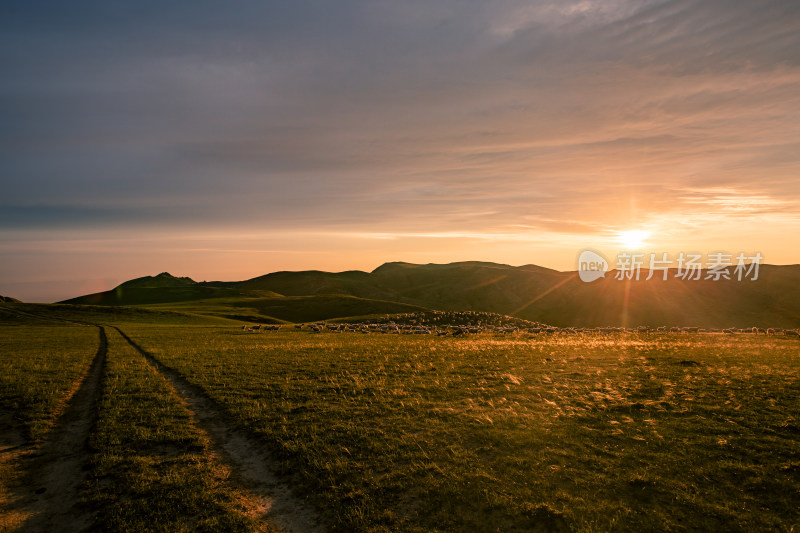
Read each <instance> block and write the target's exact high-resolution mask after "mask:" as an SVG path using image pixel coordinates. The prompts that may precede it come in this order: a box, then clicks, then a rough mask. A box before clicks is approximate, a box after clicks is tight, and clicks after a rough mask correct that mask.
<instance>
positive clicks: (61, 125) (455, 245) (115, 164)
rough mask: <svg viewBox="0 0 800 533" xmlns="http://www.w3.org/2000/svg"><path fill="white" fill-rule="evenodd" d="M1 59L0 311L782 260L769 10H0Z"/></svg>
mask: <svg viewBox="0 0 800 533" xmlns="http://www.w3.org/2000/svg"><path fill="white" fill-rule="evenodd" d="M0 43H2V45H3V47H2V48H3V50H4V53H3V55H2V57H0V65H1V66H2V68H3V72H4V73H5V76H3V78H2V79H0V153H2V157H0V186H1V187H2V190H3V191H4V195H3V197H2V198H1V199H0V257H1V258H2V260H1V261H0V295H3V296H10V297H13V298H17V299H20V300H22V301H27V302H53V301H61V300H64V299H68V298H73V297H77V296H80V295H83V294H89V293H94V292H102V291H104V290H108V289H110V288H113V287H115V286H116V285H118V284H119V283H122V282H124V281H126V280H130V279H134V278H136V277H142V276H146V275H155V274H154V271H155V272H163V271H166V272H171V273H178V275H180V276H188V277H191V278H192V279H194V280H204V279H213V280H218V281H223V280H243V279H249V278H251V277H254V276H258V275H263V274H264V273H269V272H276V271H303V270H322V271H327V272H341V271H346V270H362V271H366V272H369V271H371V270H374V268H377V266H379V265H381V264H384V263H386V262H394V261H398V260H401V261H402V262H408V263H415V264H427V263H436V264H446V263H453V262H461V261H487V262H493V263H501V264H508V265H518V266H521V265H526V264H534V265H537V266H542V267H545V268H551V269H554V270H559V271H570V270H575V269H576V260H577V257H578V254H579V253H580V252H581V251H582V250H596V251H598V252H600V253H602V254H605V255H606V257H613V256H615V255H616V254H617V253H619V252H620V251H622V250H643V251H646V252H648V253H649V252H654V253H662V252H663V253H668V254H670V255H671V256H674V255H677V254H679V253H681V252H697V253H701V254H712V253H715V252H720V251H726V252H728V253H731V254H737V253H745V254H748V255H750V254H756V253H760V254H761V255H762V256H763V261H762V263H763V264H774V265H793V264H798V263H800V247H798V246H797V245H796V244H795V243H794V242H792V239H791V237H790V236H791V235H800V150H798V147H800V129H798V127H797V124H798V123H800V61H799V60H798V57H797V54H794V53H793V51H794V50H797V49H800V4H797V3H793V2H791V1H788V0H772V1H767V2H761V3H757V4H749V3H735V4H731V3H730V2H725V1H723V0H714V1H708V2H703V3H702V4H696V3H691V2H686V1H684V0H646V1H644V2H642V1H634V0H615V1H613V2H600V1H587V0H570V1H566V2H562V1H555V0H547V1H538V2H522V1H518V0H498V1H494V2H491V3H482V2H481V3H464V2H458V1H455V0H447V1H443V2H438V3H435V4H429V3H416V2H409V3H388V2H387V3H382V2H363V1H355V0H352V1H351V0H348V1H345V2H340V3H337V4H336V5H335V6H334V5H330V4H327V3H325V2H318V1H309V2H301V3H291V4H284V3H277V2H256V1H253V0H239V1H238V2H236V3H235V4H233V5H226V6H215V5H213V4H197V3H190V2H182V1H178V2H171V3H170V4H169V5H161V4H153V3H139V4H137V5H136V6H135V7H134V6H126V5H124V4H114V5H112V4H109V3H107V2H99V1H97V0H79V1H77V2H72V3H70V4H69V5H63V4H62V3H58V2H43V3H37V4H35V5H33V4H19V5H13V6H12V5H5V6H3V7H0ZM154 265H157V266H156V267H154ZM369 265H376V266H375V267H374V268H372V269H370V270H367V269H366V268H365V267H367V266H369ZM253 273H255V274H253Z"/></svg>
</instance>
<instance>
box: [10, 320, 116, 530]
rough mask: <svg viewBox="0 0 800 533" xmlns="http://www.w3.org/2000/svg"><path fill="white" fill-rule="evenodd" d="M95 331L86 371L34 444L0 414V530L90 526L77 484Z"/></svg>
mask: <svg viewBox="0 0 800 533" xmlns="http://www.w3.org/2000/svg"><path fill="white" fill-rule="evenodd" d="M99 333H100V344H99V346H98V348H97V353H96V354H95V356H94V360H93V361H92V364H91V366H90V367H89V371H88V373H87V374H86V376H85V377H84V379H83V381H81V383H80V386H79V387H78V389H77V392H75V394H74V395H72V397H71V398H70V400H69V401H68V403H67V405H66V408H65V410H64V412H63V414H62V415H61V417H60V418H59V420H58V421H57V422H56V425H55V427H54V429H53V431H52V432H51V433H50V435H49V437H48V439H47V440H46V441H45V442H44V443H43V444H42V445H41V446H40V447H39V448H38V449H36V448H33V447H32V446H30V445H29V444H26V443H25V442H24V439H23V437H22V435H23V433H22V428H21V425H20V424H19V423H17V422H16V421H15V420H14V419H13V416H11V417H9V416H8V415H6V416H3V417H0V427H2V429H3V431H2V432H1V433H0V434H2V438H0V479H3V480H8V481H7V483H6V484H5V486H4V487H2V488H0V501H1V502H2V503H3V505H2V510H0V531H18V532H28V531H31V532H34V531H35V532H40V531H63V532H74V531H83V530H85V529H87V528H88V527H89V526H90V525H91V523H92V513H90V512H89V511H88V510H87V509H83V508H81V506H80V486H81V483H83V481H84V480H85V479H86V468H87V466H88V464H89V450H88V440H89V434H90V433H91V430H92V427H93V425H94V422H95V418H96V403H97V399H98V397H99V394H100V382H101V380H102V377H103V369H104V366H105V359H106V352H107V342H106V335H105V330H103V328H102V327H100V328H99ZM6 429H8V431H6Z"/></svg>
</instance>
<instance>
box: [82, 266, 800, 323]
mask: <svg viewBox="0 0 800 533" xmlns="http://www.w3.org/2000/svg"><path fill="white" fill-rule="evenodd" d="M614 274H615V273H614V272H609V273H608V274H607V275H606V277H605V278H603V279H599V280H597V281H595V282H592V283H584V282H582V281H580V279H579V278H578V276H577V273H576V272H559V271H556V270H551V269H548V268H543V267H539V266H536V265H524V266H520V267H514V266H510V265H503V264H496V263H486V262H473V261H470V262H460V263H450V264H427V265H417V264H411V263H386V264H384V265H381V266H380V267H378V268H376V269H375V270H374V271H372V272H361V271H348V272H338V273H329V272H321V271H304V272H275V273H272V274H266V275H264V276H259V277H256V278H252V279H249V280H245V281H241V282H203V283H197V282H195V281H192V280H191V279H189V278H176V277H174V276H171V275H169V274H166V273H162V274H159V275H158V276H152V277H145V278H138V279H136V280H131V281H130V282H126V283H123V284H121V285H120V286H118V287H116V288H115V289H113V290H111V291H107V292H103V293H97V294H92V295H87V296H82V297H79V298H74V299H72V300H68V302H69V303H74V304H93V305H114V306H116V305H128V306H130V305H133V306H154V305H158V306H159V307H160V308H170V309H176V310H178V309H182V310H188V309H191V310H192V311H191V312H193V313H203V312H206V313H208V314H211V315H214V316H220V317H227V318H235V319H241V320H250V321H268V320H274V321H298V322H305V321H310V320H323V319H331V318H341V317H348V316H358V315H368V314H386V313H400V312H410V311H413V310H419V309H439V310H449V311H488V312H494V313H500V314H504V315H511V316H517V317H520V318H525V319H528V320H535V321H540V322H544V323H548V324H554V325H561V326H566V325H574V326H619V325H625V326H636V325H650V326H660V325H678V326H701V327H750V326H754V325H758V326H774V327H793V328H796V327H798V326H800V265H788V266H775V265H761V268H760V274H759V279H758V280H757V281H750V280H745V281H728V280H720V281H711V280H699V281H689V280H681V279H677V278H675V277H674V272H672V273H671V275H670V276H669V279H668V280H667V281H663V280H662V279H661V277H660V274H657V275H656V276H655V277H654V279H651V280H649V281H645V280H644V278H646V277H647V274H648V272H647V271H644V270H643V271H642V273H641V281H618V280H615V279H614ZM702 277H705V276H704V275H703V276H702Z"/></svg>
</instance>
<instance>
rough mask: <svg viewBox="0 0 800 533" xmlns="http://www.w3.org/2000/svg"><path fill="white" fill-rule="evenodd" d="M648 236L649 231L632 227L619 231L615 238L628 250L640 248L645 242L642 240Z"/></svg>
mask: <svg viewBox="0 0 800 533" xmlns="http://www.w3.org/2000/svg"><path fill="white" fill-rule="evenodd" d="M649 236H650V232H649V231H643V230H639V229H634V230H629V231H620V232H619V234H618V235H617V240H618V241H619V242H620V243H622V245H623V246H625V248H627V249H628V250H635V249H637V248H640V247H641V246H642V245H643V244H644V243H645V242H644V240H645V239H646V238H647V237H649Z"/></svg>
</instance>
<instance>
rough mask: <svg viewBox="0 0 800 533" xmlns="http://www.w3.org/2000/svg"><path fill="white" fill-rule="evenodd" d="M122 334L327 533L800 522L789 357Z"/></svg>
mask: <svg viewBox="0 0 800 533" xmlns="http://www.w3.org/2000/svg"><path fill="white" fill-rule="evenodd" d="M129 332H130V333H131V334H132V336H133V337H134V338H135V339H136V340H137V342H139V343H141V344H142V345H144V346H145V347H147V348H148V350H151V351H152V352H153V353H154V354H156V355H157V357H159V359H161V360H162V361H163V362H164V363H165V364H167V365H170V366H173V367H175V368H177V369H179V370H180V371H181V372H182V373H184V374H185V375H186V376H187V377H188V378H189V379H190V380H191V381H193V382H194V383H196V384H198V385H199V386H201V387H202V388H204V389H205V390H206V391H207V392H208V394H210V395H211V396H212V397H213V398H215V399H216V400H217V401H218V402H220V403H221V404H222V405H223V406H225V407H226V409H228V410H229V412H230V413H231V415H232V416H233V417H234V418H235V419H236V420H238V422H239V423H240V424H242V425H244V426H246V427H248V428H250V429H251V430H252V431H253V432H255V433H257V434H258V435H260V436H261V437H262V438H264V439H265V440H266V441H267V442H269V443H270V445H271V446H273V447H274V448H275V449H276V450H277V452H278V454H279V456H280V458H281V459H282V461H283V464H284V469H285V472H286V473H287V474H291V475H293V477H294V479H295V481H296V482H297V483H298V484H299V485H300V487H301V488H303V489H307V490H308V491H309V492H311V493H313V494H315V495H316V499H317V503H318V504H319V505H320V506H321V507H322V509H323V510H324V511H325V512H326V514H327V517H328V519H329V520H330V523H331V524H332V526H333V528H334V530H341V531H354V530H358V531H389V530H391V531H396V530H403V531H465V530H474V531H495V530H497V529H498V528H499V529H501V530H531V529H535V528H542V529H541V530H559V529H561V528H566V527H570V528H575V529H578V530H587V531H593V530H601V531H605V530H610V529H617V528H621V529H623V530H635V531H644V530H659V531H661V530H683V529H684V528H685V527H689V528H690V529H691V528H694V529H701V530H725V531H759V530H760V531H772V530H789V529H790V528H791V527H797V525H798V523H800V513H798V510H797V509H798V508H800V505H799V504H800V452H798V449H797V446H796V443H797V439H798V437H799V436H800V429H799V428H798V422H797V421H798V419H800V404H798V403H797V401H796V399H797V397H798V395H799V394H800V385H799V384H800V343H798V342H797V341H794V340H790V339H783V338H780V339H778V338H772V339H768V338H765V337H753V336H742V337H735V338H734V337H723V336H716V335H697V336H694V335H691V336H690V335H651V336H644V337H640V336H635V335H629V336H626V335H622V336H610V337H598V336H577V337H573V336H570V337H560V336H555V337H546V338H520V337H515V338H494V337H491V336H488V335H482V336H474V337H471V338H468V339H452V338H444V339H437V338H417V337H416V336H413V337H411V338H409V337H397V336H368V337H365V336H356V335H334V334H324V335H316V336H315V335H312V334H310V333H305V332H295V331H287V332H280V333H265V334H261V335H242V334H240V333H238V332H236V331H234V330H232V329H223V330H217V331H215V330H211V329H204V330H203V331H199V332H193V333H192V334H191V335H186V332H185V331H184V330H182V328H177V329H171V328H150V327H146V326H142V327H139V328H135V329H133V330H129ZM256 354H257V356H256Z"/></svg>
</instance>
